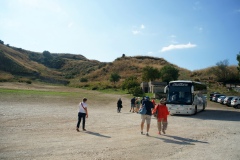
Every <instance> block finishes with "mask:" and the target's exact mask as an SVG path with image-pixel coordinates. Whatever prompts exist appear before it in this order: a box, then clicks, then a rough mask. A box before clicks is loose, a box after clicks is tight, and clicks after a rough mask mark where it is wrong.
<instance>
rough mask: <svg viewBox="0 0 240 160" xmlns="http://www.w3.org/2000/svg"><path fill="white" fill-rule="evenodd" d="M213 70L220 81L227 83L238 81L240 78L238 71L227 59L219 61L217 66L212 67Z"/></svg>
mask: <svg viewBox="0 0 240 160" xmlns="http://www.w3.org/2000/svg"><path fill="white" fill-rule="evenodd" d="M238 68H239V67H238ZM211 72H212V73H213V74H214V75H215V76H216V78H217V81H218V82H223V83H227V82H237V81H238V80H239V76H237V75H236V71H234V69H231V67H229V62H228V60H227V59H225V60H223V61H220V62H217V63H216V66H215V67H213V68H212V69H211Z"/></svg>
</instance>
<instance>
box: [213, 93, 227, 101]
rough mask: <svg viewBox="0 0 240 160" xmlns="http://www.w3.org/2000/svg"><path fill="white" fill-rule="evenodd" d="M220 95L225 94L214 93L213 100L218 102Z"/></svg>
mask: <svg viewBox="0 0 240 160" xmlns="http://www.w3.org/2000/svg"><path fill="white" fill-rule="evenodd" d="M220 96H225V95H224V94H214V95H213V97H212V101H213V102H217V99H218V98H219V97H220Z"/></svg>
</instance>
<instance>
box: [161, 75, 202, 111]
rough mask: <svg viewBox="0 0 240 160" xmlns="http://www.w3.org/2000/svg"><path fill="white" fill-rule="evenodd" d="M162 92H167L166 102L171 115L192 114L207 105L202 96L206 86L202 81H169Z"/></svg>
mask: <svg viewBox="0 0 240 160" xmlns="http://www.w3.org/2000/svg"><path fill="white" fill-rule="evenodd" d="M164 92H165V93H166V94H167V101H166V104H167V107H168V110H169V112H170V114H171V115H174V114H190V115H193V114H197V112H200V111H202V110H205V108H206V107H207V100H206V97H205V96H204V94H206V93H207V86H206V85H205V84H203V83H200V82H195V81H188V80H177V81H170V82H169V84H168V85H167V86H166V87H165V88H164Z"/></svg>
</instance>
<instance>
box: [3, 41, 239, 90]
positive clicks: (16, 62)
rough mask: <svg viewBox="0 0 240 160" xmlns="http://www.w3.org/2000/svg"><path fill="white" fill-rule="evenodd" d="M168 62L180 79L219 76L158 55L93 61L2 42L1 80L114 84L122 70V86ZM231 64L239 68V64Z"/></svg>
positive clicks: (204, 78) (77, 85) (68, 83)
mask: <svg viewBox="0 0 240 160" xmlns="http://www.w3.org/2000/svg"><path fill="white" fill-rule="evenodd" d="M165 65H172V66H174V67H175V68H177V69H178V70H179V74H180V76H179V79H188V80H199V81H208V80H209V79H213V80H214V78H215V77H214V75H213V74H212V73H211V70H212V67H210V68H206V69H202V70H197V71H190V70H187V69H184V68H181V67H179V66H176V65H174V64H171V63H169V62H168V61H166V60H165V59H163V58H158V57H150V56H134V57H128V56H122V57H119V58H116V59H115V60H114V61H113V62H99V61H97V60H89V59H87V58H86V57H84V56H83V55H75V54H70V53H50V52H48V51H44V52H43V53H39V52H33V51H28V50H24V49H22V48H16V47H12V46H9V45H4V44H0V81H19V82H31V81H41V82H47V83H55V84H64V85H69V86H75V87H86V86H89V85H92V86H94V85H95V86H96V85H97V86H99V85H105V86H111V85H112V84H110V83H109V77H110V75H111V74H112V73H118V74H119V75H120V76H121V80H120V82H118V83H117V84H115V85H116V86H117V87H119V86H120V85H121V82H122V81H124V80H125V79H126V78H127V77H129V76H137V77H138V80H139V82H141V79H142V69H143V68H144V67H146V66H152V67H154V68H158V69H161V68H162V67H163V66H165ZM231 67H232V68H231V69H232V70H236V66H231ZM81 79H85V80H86V81H87V82H84V81H81Z"/></svg>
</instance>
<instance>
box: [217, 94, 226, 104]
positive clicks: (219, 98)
mask: <svg viewBox="0 0 240 160" xmlns="http://www.w3.org/2000/svg"><path fill="white" fill-rule="evenodd" d="M225 98H226V96H220V97H218V99H217V102H218V103H221V104H223V101H224V99H225Z"/></svg>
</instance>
